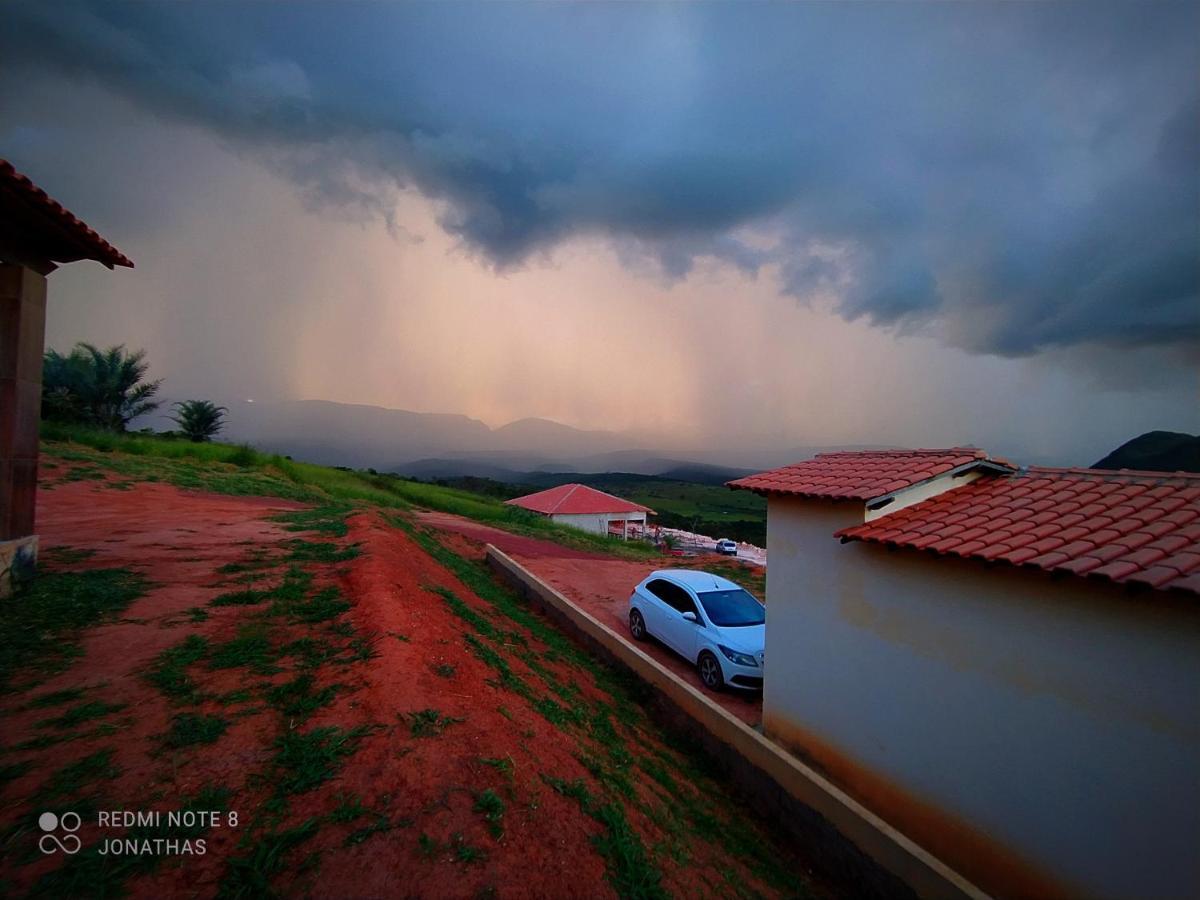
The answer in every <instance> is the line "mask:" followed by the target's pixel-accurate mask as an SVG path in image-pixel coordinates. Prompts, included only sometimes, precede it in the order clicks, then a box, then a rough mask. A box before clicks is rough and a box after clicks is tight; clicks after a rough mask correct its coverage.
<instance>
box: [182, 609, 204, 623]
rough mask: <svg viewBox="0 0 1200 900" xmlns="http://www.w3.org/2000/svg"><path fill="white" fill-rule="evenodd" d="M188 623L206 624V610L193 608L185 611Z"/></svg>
mask: <svg viewBox="0 0 1200 900" xmlns="http://www.w3.org/2000/svg"><path fill="white" fill-rule="evenodd" d="M187 614H188V621H189V622H207V621H208V610H207V609H205V608H204V607H203V606H193V607H192V608H191V609H189V610H188V611H187Z"/></svg>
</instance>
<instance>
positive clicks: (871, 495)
mask: <svg viewBox="0 0 1200 900" xmlns="http://www.w3.org/2000/svg"><path fill="white" fill-rule="evenodd" d="M985 462H986V463H990V464H991V467H993V468H995V467H999V468H1003V469H1010V470H1011V468H1012V467H1011V466H1010V465H1009V464H1008V463H1007V462H1004V461H1003V460H992V459H989V457H988V455H987V454H986V453H984V452H983V451H982V450H976V449H975V448H973V447H951V448H950V449H947V450H867V451H861V452H839V453H819V454H817V456H816V457H815V458H814V459H808V460H805V461H804V462H799V463H795V464H794V465H790V466H784V467H783V468H781V469H772V470H771V471H770V472H760V473H759V474H757V475H749V476H747V477H746V478H739V479H737V480H736V481H731V482H729V487H731V488H743V489H745V490H749V491H754V492H755V493H759V494H792V495H795V496H800V497H825V498H829V499H835V500H874V499H875V498H876V497H882V496H884V495H885V494H890V493H892V492H893V491H898V490H901V489H902V488H906V487H912V486H913V485H914V484H920V483H921V482H922V481H928V480H929V479H931V478H934V477H936V476H938V475H942V474H945V473H946V472H949V471H951V470H952V469H958V468H960V467H963V466H965V467H967V468H971V467H972V465H973V464H978V463H985Z"/></svg>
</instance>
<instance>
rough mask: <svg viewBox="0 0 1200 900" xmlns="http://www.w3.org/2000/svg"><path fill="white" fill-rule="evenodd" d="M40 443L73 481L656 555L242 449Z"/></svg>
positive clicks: (53, 439)
mask: <svg viewBox="0 0 1200 900" xmlns="http://www.w3.org/2000/svg"><path fill="white" fill-rule="evenodd" d="M42 438H43V441H45V442H46V446H45V452H46V454H47V455H48V456H52V457H57V458H59V459H62V460H64V461H67V462H73V463H76V469H75V471H76V473H77V474H76V476H75V477H78V478H88V477H96V475H98V474H99V472H100V471H101V470H109V471H113V472H116V473H117V474H119V475H125V476H127V477H128V478H130V479H132V480H139V481H144V480H160V481H165V482H168V483H171V484H174V485H177V486H178V487H184V488H195V489H201V490H209V491H215V492H218V493H224V494H239V495H263V496H275V497H283V498H285V499H291V500H301V501H308V502H315V503H319V502H326V501H330V500H333V501H337V502H343V503H354V502H367V503H371V504H374V505H376V506H382V507H388V508H398V509H407V508H409V507H411V506H422V507H425V508H427V509H435V510H439V511H441V512H448V513H454V514H455V515H460V516H465V517H467V518H470V519H475V520H476V521H479V522H484V523H486V524H488V525H492V526H495V527H497V528H503V529H505V530H506V531H511V532H514V533H516V534H523V535H526V536H529V537H540V538H545V539H547V540H552V541H556V542H557V543H560V544H564V545H566V546H570V547H577V548H580V549H585V550H593V551H598V552H602V553H610V554H612V555H615V556H624V557H627V558H633V559H645V558H649V557H652V556H654V555H655V552H654V550H653V549H652V548H651V547H649V546H646V545H644V544H637V543H626V542H624V541H619V540H615V539H612V538H607V537H604V536H603V535H594V534H589V533H587V532H584V531H579V530H578V529H575V528H568V527H566V526H562V525H556V524H554V523H553V522H550V521H549V520H547V519H545V518H543V517H541V516H538V515H536V514H534V513H530V512H527V511H526V510H522V509H518V508H517V507H513V506H505V505H504V503H502V502H501V501H500V500H498V499H496V498H493V497H487V496H483V495H480V494H473V493H469V492H467V491H461V490H455V489H453V488H446V487H441V486H438V485H433V484H426V483H423V482H418V481H409V480H407V479H404V478H399V477H396V476H392V475H372V474H370V473H368V472H358V471H349V470H345V469H334V468H330V467H328V466H316V465H312V464H310V463H303V462H295V461H293V460H290V459H288V458H287V457H284V456H279V455H278V454H265V453H260V452H258V451H257V450H254V449H253V448H251V447H246V446H233V445H230V444H219V443H211V444H193V443H190V442H188V441H178V440H166V439H163V438H157V437H152V436H146V435H140V434H134V435H113V434H108V433H106V432H97V431H90V430H87V429H80V428H66V427H63V426H60V425H54V424H43V426H42ZM89 471H90V472H93V473H96V474H89Z"/></svg>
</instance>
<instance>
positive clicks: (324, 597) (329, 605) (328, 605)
mask: <svg viewBox="0 0 1200 900" xmlns="http://www.w3.org/2000/svg"><path fill="white" fill-rule="evenodd" d="M349 608H350V604H349V603H347V602H346V601H345V600H343V599H342V595H341V592H340V591H339V590H338V589H337V588H335V587H327V588H322V589H321V590H319V591H317V592H316V593H315V594H313V595H312V596H311V597H309V598H308V599H307V600H304V601H301V602H299V603H292V604H289V605H288V608H287V615H288V617H289V618H290V619H291V620H292V621H293V622H303V623H307V624H310V625H312V624H316V623H317V622H328V621H329V620H330V619H335V618H337V617H338V616H340V615H341V614H342V613H344V612H345V611H346V610H348V609H349Z"/></svg>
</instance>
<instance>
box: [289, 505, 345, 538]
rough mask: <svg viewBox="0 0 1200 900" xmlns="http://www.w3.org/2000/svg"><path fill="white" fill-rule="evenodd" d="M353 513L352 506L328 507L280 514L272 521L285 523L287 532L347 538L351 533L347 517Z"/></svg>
mask: <svg viewBox="0 0 1200 900" xmlns="http://www.w3.org/2000/svg"><path fill="white" fill-rule="evenodd" d="M351 512H352V508H351V507H350V506H344V505H340V504H338V505H326V506H318V507H314V508H313V509H298V510H293V511H291V512H285V513H279V514H278V515H276V516H272V517H271V521H272V522H281V523H283V526H284V528H285V529H286V530H287V531H317V532H320V533H321V534H328V535H332V536H333V537H345V536H346V535H347V534H348V533H349V531H350V527H349V526H348V525H347V524H346V516H348V515H349V514H350V513H351Z"/></svg>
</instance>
